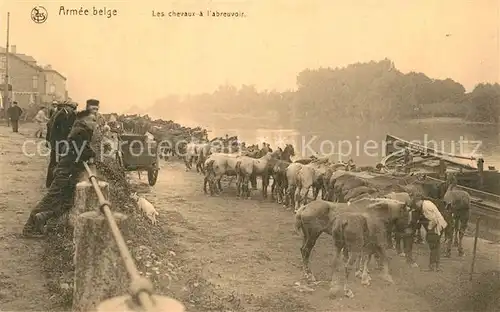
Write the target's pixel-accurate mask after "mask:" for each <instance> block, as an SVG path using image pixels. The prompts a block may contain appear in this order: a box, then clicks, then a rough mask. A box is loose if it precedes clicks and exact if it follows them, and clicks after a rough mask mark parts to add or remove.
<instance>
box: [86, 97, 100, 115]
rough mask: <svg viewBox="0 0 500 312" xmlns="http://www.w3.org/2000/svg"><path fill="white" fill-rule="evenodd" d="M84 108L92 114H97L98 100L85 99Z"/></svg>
mask: <svg viewBox="0 0 500 312" xmlns="http://www.w3.org/2000/svg"><path fill="white" fill-rule="evenodd" d="M85 110H87V111H89V112H91V113H93V114H97V113H98V112H99V101H98V100H96V99H90V100H87V106H86V107H85Z"/></svg>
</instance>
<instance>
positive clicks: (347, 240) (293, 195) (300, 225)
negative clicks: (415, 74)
mask: <svg viewBox="0 0 500 312" xmlns="http://www.w3.org/2000/svg"><path fill="white" fill-rule="evenodd" d="M188 149H189V150H190V152H189V153H188V156H186V170H187V171H189V170H191V169H192V166H191V165H190V163H191V162H193V161H194V163H196V169H197V171H198V172H199V173H201V174H203V176H204V183H203V190H204V192H205V193H206V194H208V193H210V195H212V196H213V195H216V194H219V193H221V192H222V185H221V180H222V178H223V177H224V176H228V177H231V178H235V179H236V188H237V196H238V197H240V198H250V197H251V189H250V186H251V187H252V188H253V189H256V188H257V177H260V179H261V181H262V182H261V189H262V197H263V198H264V199H266V198H267V197H268V194H267V193H268V187H269V185H270V181H271V179H272V185H271V198H272V200H275V201H277V203H280V204H283V205H284V206H285V207H286V208H287V209H292V208H293V210H294V213H295V230H296V231H297V232H302V234H303V244H302V246H301V248H300V251H301V255H302V261H303V271H304V274H305V276H306V278H307V279H308V280H309V281H310V282H315V278H314V275H313V274H312V272H311V269H310V266H309V259H310V255H311V251H312V249H313V247H314V245H315V243H316V241H317V239H318V238H319V236H320V235H321V234H322V233H327V234H329V235H331V236H332V237H333V240H334V245H335V248H334V258H335V259H334V266H335V267H336V268H337V267H338V266H339V265H340V263H342V261H340V260H341V256H342V255H343V257H344V264H345V277H344V289H343V291H344V294H345V295H346V296H348V297H352V296H353V293H352V291H351V290H350V289H349V287H348V284H347V281H348V277H349V275H350V272H351V271H352V269H353V268H356V276H357V277H360V278H361V283H362V284H363V285H369V284H370V279H371V277H370V275H369V271H368V265H369V262H370V259H371V258H372V257H375V258H376V259H377V260H378V261H377V263H378V264H379V266H380V268H381V269H382V274H381V277H382V279H384V280H386V281H388V282H391V283H392V281H393V280H392V277H391V275H390V271H389V263H388V260H387V256H386V250H387V249H391V248H393V245H394V244H393V241H395V245H396V246H395V248H396V251H397V253H398V254H399V255H400V256H402V257H405V258H406V261H407V263H408V264H409V265H410V266H412V267H418V265H417V264H416V262H415V260H414V259H413V256H412V250H413V244H414V240H417V241H419V240H422V236H421V235H422V234H421V231H420V230H421V228H424V229H425V230H426V231H430V230H432V228H429V224H430V221H431V220H429V219H426V216H425V214H424V213H423V211H422V208H417V207H416V205H415V203H416V202H417V201H419V200H421V201H423V200H428V201H431V202H432V203H433V204H434V205H435V206H436V207H437V209H438V210H439V213H440V214H441V216H442V217H443V218H444V220H446V223H447V226H446V228H445V229H444V230H443V231H442V232H441V233H440V235H441V236H444V240H445V242H446V244H445V252H444V255H445V256H446V257H451V251H452V244H453V243H454V245H455V246H456V247H457V248H458V254H459V256H462V255H463V254H464V250H463V244H462V240H463V237H464V234H465V230H466V229H467V224H468V221H469V216H470V204H471V198H470V195H469V194H468V193H467V192H466V191H463V190H461V189H458V188H456V185H457V180H456V176H455V175H453V174H449V175H448V176H447V178H446V181H440V180H434V179H430V178H427V177H426V176H425V175H424V176H421V175H412V174H406V173H399V172H389V171H388V170H387V169H386V168H383V166H382V165H381V164H379V165H377V167H356V165H355V164H354V162H353V161H352V160H349V161H348V162H346V163H344V162H331V161H330V159H329V158H328V157H323V158H317V157H314V156H313V157H310V158H303V159H297V160H295V161H292V160H291V158H292V157H293V156H295V151H294V147H293V146H292V145H290V144H287V145H286V146H285V147H284V148H283V149H281V148H277V149H276V150H275V151H263V150H256V151H246V150H240V151H239V152H238V153H224V152H221V151H220V150H215V151H214V150H213V149H211V146H210V144H209V143H201V144H197V143H189V144H188ZM207 186H208V188H209V190H208V191H207ZM320 194H321V197H320V198H318V197H319V195H320ZM402 245H403V246H402ZM431 269H432V270H437V269H438V268H437V267H435V268H431ZM339 290H340V287H339V284H338V278H337V277H336V275H334V276H333V278H332V288H331V291H332V293H333V294H337V293H338V292H339Z"/></svg>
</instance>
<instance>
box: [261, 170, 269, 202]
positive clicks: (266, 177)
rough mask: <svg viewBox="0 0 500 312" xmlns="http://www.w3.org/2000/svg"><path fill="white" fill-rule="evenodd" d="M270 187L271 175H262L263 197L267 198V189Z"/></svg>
mask: <svg viewBox="0 0 500 312" xmlns="http://www.w3.org/2000/svg"><path fill="white" fill-rule="evenodd" d="M268 186H269V175H268V174H266V173H263V174H262V197H263V198H267V187H268Z"/></svg>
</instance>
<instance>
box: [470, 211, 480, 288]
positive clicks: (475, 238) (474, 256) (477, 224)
mask: <svg viewBox="0 0 500 312" xmlns="http://www.w3.org/2000/svg"><path fill="white" fill-rule="evenodd" d="M480 220H481V217H477V219H476V231H475V232H474V248H473V249H472V262H471V264H470V275H469V281H472V274H474V265H475V264H476V251H477V239H478V237H479V222H480Z"/></svg>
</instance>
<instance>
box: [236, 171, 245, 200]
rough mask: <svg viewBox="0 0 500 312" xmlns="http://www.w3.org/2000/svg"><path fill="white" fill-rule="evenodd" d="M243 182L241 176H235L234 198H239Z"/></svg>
mask: <svg viewBox="0 0 500 312" xmlns="http://www.w3.org/2000/svg"><path fill="white" fill-rule="evenodd" d="M242 182H243V177H242V175H241V174H237V175H236V196H237V197H241V186H242Z"/></svg>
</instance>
